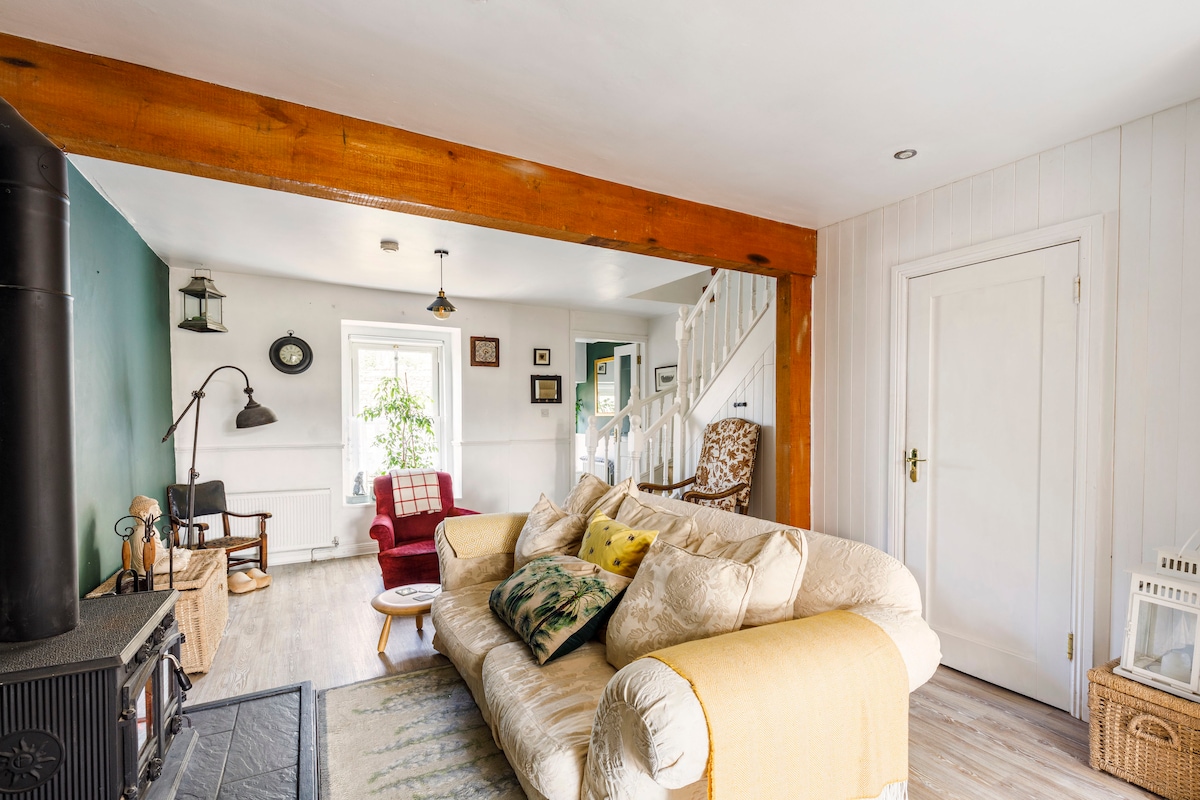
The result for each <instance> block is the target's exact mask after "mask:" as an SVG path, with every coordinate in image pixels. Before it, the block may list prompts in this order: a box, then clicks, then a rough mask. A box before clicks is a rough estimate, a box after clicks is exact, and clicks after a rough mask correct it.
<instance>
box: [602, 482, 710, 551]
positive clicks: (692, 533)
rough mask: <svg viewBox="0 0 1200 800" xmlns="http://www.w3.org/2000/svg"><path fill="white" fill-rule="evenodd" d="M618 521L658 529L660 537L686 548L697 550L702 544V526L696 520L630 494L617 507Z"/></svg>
mask: <svg viewBox="0 0 1200 800" xmlns="http://www.w3.org/2000/svg"><path fill="white" fill-rule="evenodd" d="M616 518H617V521H618V522H624V523H625V524H626V525H628V526H629V527H631V528H641V529H642V530H653V531H658V538H659V539H662V540H663V541H665V542H669V543H671V544H673V545H675V546H677V547H682V548H683V549H684V550H695V548H696V546H697V545H699V544H700V539H701V536H700V527H699V526H698V525H697V524H696V520H694V519H692V518H691V517H689V516H686V515H683V514H676V513H675V512H673V511H664V510H663V509H661V508H654V507H653V506H648V505H646V504H645V503H643V502H642V501H641V500H638V499H637V498H636V497H634V496H632V495H630V496H629V497H626V498H625V499H624V500H622V501H621V507H620V508H618V509H617V517H616Z"/></svg>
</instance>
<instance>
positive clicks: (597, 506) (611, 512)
mask: <svg viewBox="0 0 1200 800" xmlns="http://www.w3.org/2000/svg"><path fill="white" fill-rule="evenodd" d="M597 480H598V479H597ZM605 485H607V484H605ZM636 492H637V489H636V488H634V485H633V478H626V479H625V480H623V481H621V482H620V483H618V484H617V485H616V486H613V487H610V488H609V490H608V491H607V492H605V493H604V494H603V495H602V496H601V497H600V498H599V499H598V500H596V501H595V502H594V503H592V505H591V507H590V508H589V509H588V510H587V518H588V519H591V518H592V517H593V516H595V514H596V512H597V511H599V512H600V513H601V514H603V515H604V516H606V517H608V518H609V519H613V518H615V517H616V516H617V509H619V508H620V507H621V503H622V502H624V501H625V498H626V497H629V496H630V495H632V494H635V493H636Z"/></svg>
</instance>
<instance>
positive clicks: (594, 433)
mask: <svg viewBox="0 0 1200 800" xmlns="http://www.w3.org/2000/svg"><path fill="white" fill-rule="evenodd" d="M583 441H584V448H585V449H586V450H587V463H586V464H584V466H583V468H584V471H585V472H588V473H590V474H592V475H595V474H596V447H597V446H598V445H599V444H600V432H599V431H598V430H597V429H596V417H595V415H593V416H591V417H588V423H587V431H586V432H585V433H584V435H583ZM606 477H607V476H606Z"/></svg>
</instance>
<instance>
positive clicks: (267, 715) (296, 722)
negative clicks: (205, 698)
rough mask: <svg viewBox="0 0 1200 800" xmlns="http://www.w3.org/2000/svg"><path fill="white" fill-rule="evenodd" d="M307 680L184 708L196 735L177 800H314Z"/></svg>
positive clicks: (310, 698)
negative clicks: (194, 747)
mask: <svg viewBox="0 0 1200 800" xmlns="http://www.w3.org/2000/svg"><path fill="white" fill-rule="evenodd" d="M314 708H315V706H314V705H313V693H312V685H311V684H309V683H300V684H295V685H293V686H284V687H281V688H279V689H272V690H270V691H266V692H258V693H257V694H249V695H242V696H241V697H233V698H230V699H228V700H220V701H218V702H216V703H207V704H205V705H202V706H195V707H194V708H188V709H185V710H184V715H185V717H186V718H187V719H188V720H189V722H190V723H191V726H192V729H193V730H195V731H196V732H197V733H199V734H200V740H199V742H198V744H197V745H196V750H195V752H194V753H193V755H192V760H191V762H190V763H189V764H188V768H187V772H185V773H184V776H183V780H182V782H181V784H180V787H179V794H178V795H177V800H315V798H316V796H317V793H316V774H317V773H316V722H315V720H316V717H315V715H314V713H313V711H314Z"/></svg>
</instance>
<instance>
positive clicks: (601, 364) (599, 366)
mask: <svg viewBox="0 0 1200 800" xmlns="http://www.w3.org/2000/svg"><path fill="white" fill-rule="evenodd" d="M609 361H612V359H611V358H607V359H596V374H597V375H607V374H608V362H609Z"/></svg>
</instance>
